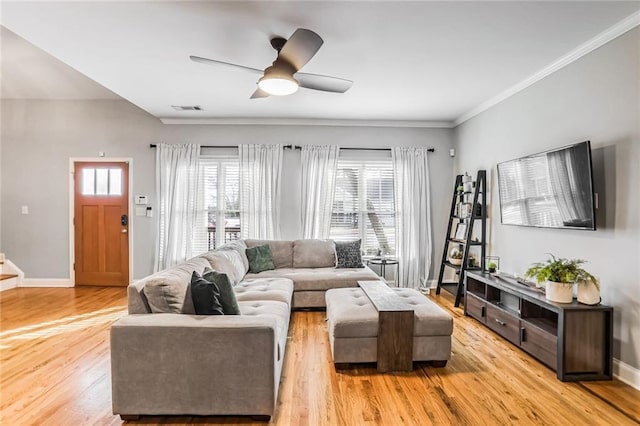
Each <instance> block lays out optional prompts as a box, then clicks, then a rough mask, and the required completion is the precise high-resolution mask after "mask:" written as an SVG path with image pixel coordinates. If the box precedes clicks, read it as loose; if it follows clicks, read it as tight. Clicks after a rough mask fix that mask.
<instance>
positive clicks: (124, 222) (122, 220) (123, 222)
mask: <svg viewBox="0 0 640 426" xmlns="http://www.w3.org/2000/svg"><path fill="white" fill-rule="evenodd" d="M120 224H121V225H122V226H127V225H128V224H129V217H128V216H127V215H126V214H123V215H122V216H120Z"/></svg>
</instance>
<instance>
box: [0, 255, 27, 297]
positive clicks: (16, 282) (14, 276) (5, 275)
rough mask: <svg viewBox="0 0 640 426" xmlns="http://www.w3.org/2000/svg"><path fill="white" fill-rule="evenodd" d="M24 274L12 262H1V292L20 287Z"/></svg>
mask: <svg viewBox="0 0 640 426" xmlns="http://www.w3.org/2000/svg"><path fill="white" fill-rule="evenodd" d="M23 278H24V274H23V273H22V271H21V270H20V269H18V268H17V267H16V265H14V264H13V263H12V262H11V261H9V260H4V261H0V291H5V290H9V289H11V288H15V287H19V286H20V284H21V283H22V279H23Z"/></svg>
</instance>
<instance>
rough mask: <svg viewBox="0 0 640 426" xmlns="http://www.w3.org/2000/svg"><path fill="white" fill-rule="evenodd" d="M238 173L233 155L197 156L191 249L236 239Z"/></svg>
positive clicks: (200, 249)
mask: <svg viewBox="0 0 640 426" xmlns="http://www.w3.org/2000/svg"><path fill="white" fill-rule="evenodd" d="M239 235H240V176H239V173H238V160H237V159H236V158H219V157H211V156H206V157H204V156H203V157H200V177H199V181H198V219H197V229H196V232H195V239H196V241H194V249H193V250H194V253H204V252H206V251H209V250H213V249H214V248H216V247H218V246H220V245H222V244H224V243H226V242H229V241H231V240H235V239H238V238H239Z"/></svg>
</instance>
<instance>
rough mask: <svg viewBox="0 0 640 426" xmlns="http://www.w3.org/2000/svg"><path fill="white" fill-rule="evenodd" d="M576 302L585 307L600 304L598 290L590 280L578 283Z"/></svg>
mask: <svg viewBox="0 0 640 426" xmlns="http://www.w3.org/2000/svg"><path fill="white" fill-rule="evenodd" d="M578 302H580V303H582V304H585V305H597V304H599V303H600V290H598V287H596V285H595V283H594V282H593V281H591V280H585V281H580V282H579V283H578Z"/></svg>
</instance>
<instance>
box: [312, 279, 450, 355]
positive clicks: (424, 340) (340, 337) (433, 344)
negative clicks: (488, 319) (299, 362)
mask: <svg viewBox="0 0 640 426" xmlns="http://www.w3.org/2000/svg"><path fill="white" fill-rule="evenodd" d="M393 290H394V291H395V292H397V294H398V296H399V297H400V298H402V299H403V300H404V302H405V303H407V304H409V305H412V306H413V307H414V322H413V336H414V337H413V361H433V364H434V365H435V366H439V367H444V366H445V365H446V363H447V360H448V359H449V358H450V357H451V333H452V332H453V318H452V317H451V315H449V314H448V313H447V312H446V311H445V310H444V309H442V308H441V307H439V306H438V305H436V304H435V303H433V302H432V301H430V300H429V299H427V298H426V297H425V296H423V295H422V294H420V292H418V291H417V290H413V289H409V288H394V289H393ZM325 298H326V304H327V327H328V329H329V342H330V344H331V353H332V355H333V362H334V363H335V364H342V363H354V362H376V361H377V347H378V311H377V310H376V308H375V307H374V306H373V304H372V303H371V301H370V300H369V298H368V297H367V295H366V294H365V293H364V291H363V290H362V289H360V288H337V289H331V290H327V292H326V296H325Z"/></svg>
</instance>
